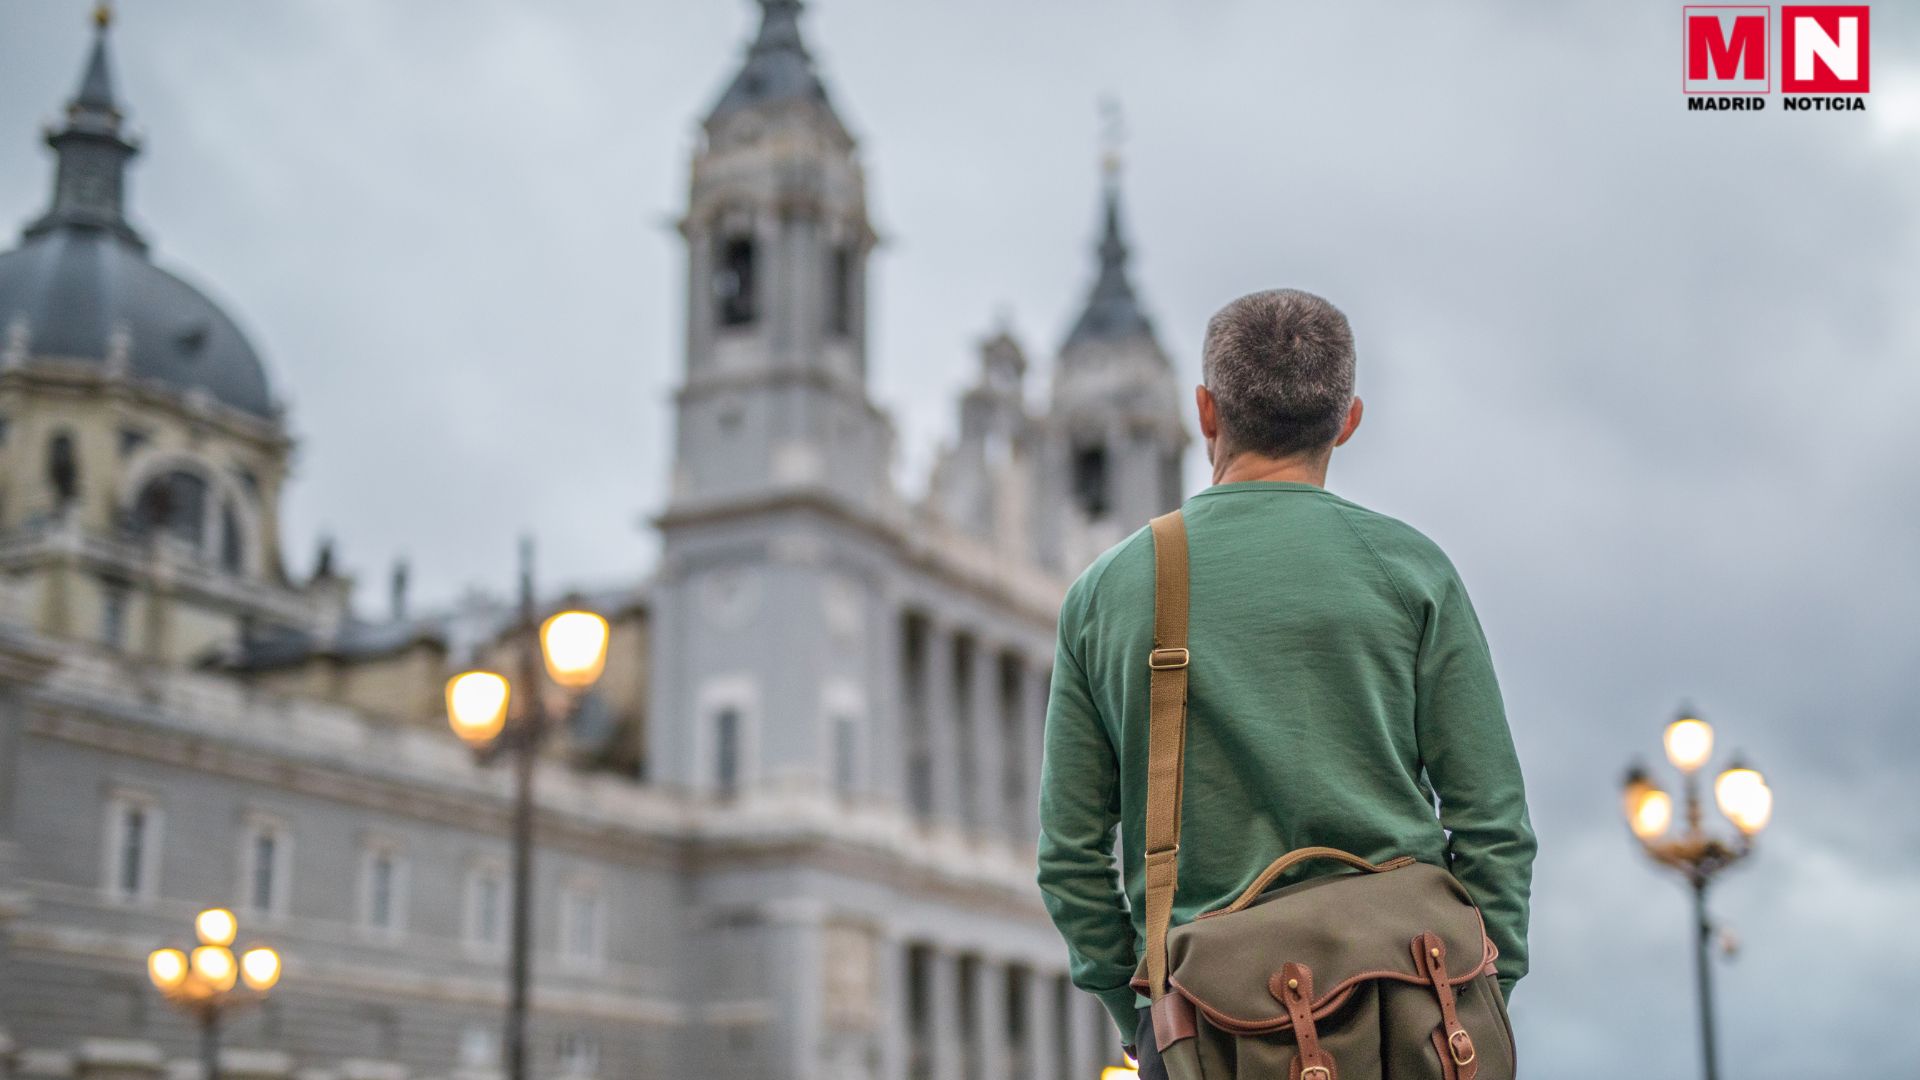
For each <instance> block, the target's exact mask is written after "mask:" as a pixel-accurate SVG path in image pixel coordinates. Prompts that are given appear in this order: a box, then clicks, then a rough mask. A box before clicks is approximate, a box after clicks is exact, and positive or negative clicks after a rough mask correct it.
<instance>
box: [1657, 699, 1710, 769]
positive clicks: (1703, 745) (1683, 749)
mask: <svg viewBox="0 0 1920 1080" xmlns="http://www.w3.org/2000/svg"><path fill="white" fill-rule="evenodd" d="M1664 741H1665V743H1666V746H1667V760H1668V761H1671V762H1673V767H1674V768H1676V769H1679V770H1680V771H1681V772H1683V773H1692V772H1698V771H1699V769H1700V766H1702V765H1705V764H1706V763H1707V758H1709V757H1711V756H1712V755H1713V728H1712V727H1711V726H1710V725H1708V723H1707V722H1706V721H1705V720H1702V719H1700V718H1698V717H1696V716H1694V715H1692V713H1690V712H1684V711H1683V712H1682V713H1681V714H1680V718H1679V719H1677V720H1675V721H1674V722H1673V723H1671V724H1668V725H1667V733H1666V737H1665V740H1664Z"/></svg>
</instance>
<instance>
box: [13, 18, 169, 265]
mask: <svg viewBox="0 0 1920 1080" xmlns="http://www.w3.org/2000/svg"><path fill="white" fill-rule="evenodd" d="M93 25H94V31H93V49H92V51H91V52H90V53H89V54H88V56H87V66H86V68H85V70H84V71H82V73H81V76H80V88H79V90H77V91H76V92H75V93H74V96H73V100H72V101H69V102H68V103H67V123H66V126H65V127H63V128H61V129H60V130H58V131H49V132H48V133H47V136H46V140H47V145H48V146H51V147H53V151H54V155H55V157H56V158H58V165H57V167H56V169H55V173H54V184H53V203H52V205H51V206H50V207H48V209H47V212H46V214H44V215H43V216H42V217H41V218H40V220H38V221H36V222H34V223H33V224H32V225H29V226H28V227H27V230H26V235H28V236H36V235H38V234H40V233H44V232H48V231H51V230H53V229H57V228H62V227H77V228H93V229H105V230H107V231H109V232H111V233H113V234H115V235H116V236H119V237H120V238H121V239H123V240H125V241H126V242H128V243H130V244H132V245H134V246H135V247H138V248H141V249H143V250H144V249H145V247H146V244H145V242H144V241H142V240H141V239H140V235H139V234H138V233H136V232H135V231H134V230H133V226H132V225H130V224H128V223H127V218H126V207H125V192H126V171H127V162H128V161H129V160H131V159H132V157H133V156H134V155H135V154H137V153H139V147H138V146H136V145H135V144H134V143H133V141H132V140H131V139H129V138H128V137H127V136H126V135H125V134H124V133H123V132H122V131H121V128H120V120H121V113H120V105H119V102H118V101H117V100H116V99H115V97H114V93H113V71H112V68H113V65H112V63H111V62H110V60H109V57H108V54H107V30H108V28H109V27H111V26H112V25H113V12H112V9H111V8H109V7H107V5H105V4H101V5H100V6H99V7H97V8H95V9H94V12H93Z"/></svg>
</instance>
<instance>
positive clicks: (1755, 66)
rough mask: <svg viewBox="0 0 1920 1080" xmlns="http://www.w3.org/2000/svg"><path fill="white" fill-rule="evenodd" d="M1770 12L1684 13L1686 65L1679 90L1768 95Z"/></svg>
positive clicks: (1701, 8)
mask: <svg viewBox="0 0 1920 1080" xmlns="http://www.w3.org/2000/svg"><path fill="white" fill-rule="evenodd" d="M1770 20H1771V9H1769V8H1767V7H1764V6H1754V5H1732V4H1689V5H1687V6H1685V7H1683V8H1681V9H1680V22H1681V30H1682V40H1683V42H1684V45H1683V52H1682V56H1683V60H1682V65H1683V66H1682V68H1681V73H1680V79H1681V81H1680V89H1681V90H1682V91H1683V92H1685V93H1689V94H1765V93H1767V92H1769V91H1770V90H1772V89H1773V81H1772V79H1771V78H1770V77H1769V76H1770V74H1771V73H1770V72H1768V70H1767V45H1768V42H1769V41H1770V40H1771V38H1770V35H1769V33H1768V31H1769V30H1770V29H1771V26H1770Z"/></svg>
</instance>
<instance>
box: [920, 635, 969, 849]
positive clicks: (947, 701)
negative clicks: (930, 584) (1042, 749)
mask: <svg viewBox="0 0 1920 1080" xmlns="http://www.w3.org/2000/svg"><path fill="white" fill-rule="evenodd" d="M953 642H954V634H953V628H952V627H950V626H948V625H946V624H945V623H942V622H939V621H938V620H936V619H933V618H931V617H929V618H928V620H927V656H926V660H927V672H926V676H927V677H926V681H925V686H926V695H927V700H926V717H927V727H928V735H929V739H928V741H929V743H930V744H931V745H932V747H933V767H932V769H931V770H930V774H931V775H929V776H928V777H927V783H928V784H929V785H931V787H932V790H933V818H934V821H935V822H936V823H938V824H941V825H948V826H958V825H959V824H960V823H961V822H962V821H963V820H965V816H966V815H965V812H964V807H965V805H966V804H965V802H964V801H963V800H964V799H965V798H966V794H965V793H964V792H962V791H961V790H960V739H959V734H960V732H959V723H958V721H959V717H958V715H957V711H956V710H955V709H954V704H955V702H954V697H955V695H954V671H953V650H954V645H953Z"/></svg>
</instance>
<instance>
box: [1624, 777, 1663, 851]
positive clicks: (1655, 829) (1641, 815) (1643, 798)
mask: <svg viewBox="0 0 1920 1080" xmlns="http://www.w3.org/2000/svg"><path fill="white" fill-rule="evenodd" d="M1628 824H1630V825H1632V826H1633V835H1635V836H1637V837H1639V838H1640V839H1642V840H1657V839H1659V838H1660V837H1662V836H1665V835H1666V832H1667V828H1668V826H1670V825H1672V824H1673V796H1671V795H1669V794H1667V793H1666V792H1664V791H1661V790H1660V789H1659V788H1657V787H1654V786H1653V785H1651V784H1649V785H1647V787H1646V790H1644V791H1642V792H1641V793H1640V798H1639V799H1638V801H1636V802H1635V803H1634V805H1633V808H1632V811H1631V813H1630V815H1629V817H1628Z"/></svg>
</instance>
